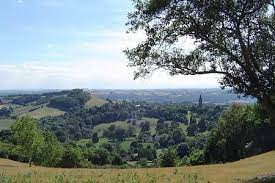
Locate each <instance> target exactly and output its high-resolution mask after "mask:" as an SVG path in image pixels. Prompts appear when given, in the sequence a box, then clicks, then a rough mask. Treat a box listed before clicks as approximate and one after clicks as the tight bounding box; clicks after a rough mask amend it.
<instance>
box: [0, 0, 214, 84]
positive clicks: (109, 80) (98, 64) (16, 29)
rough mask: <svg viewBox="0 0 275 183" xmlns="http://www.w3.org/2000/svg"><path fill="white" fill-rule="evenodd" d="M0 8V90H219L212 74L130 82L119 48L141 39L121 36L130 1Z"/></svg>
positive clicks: (61, 1)
mask: <svg viewBox="0 0 275 183" xmlns="http://www.w3.org/2000/svg"><path fill="white" fill-rule="evenodd" d="M0 8H1V9H0V27H1V29H0V77H1V89H42V88H43V89H49V88H62V89H63V88H125V89H126V88H201V87H217V86H218V84H217V82H216V80H217V78H216V76H206V77H205V76H204V77H201V76H199V77H197V76H188V77H186V76H185V77H181V76H178V77H174V78H172V77H170V76H168V74H167V73H163V72H158V73H155V74H154V75H153V76H152V77H150V78H147V79H140V80H137V81H133V80H132V78H133V74H132V73H133V69H131V68H128V67H126V65H127V60H126V58H125V56H124V55H123V53H122V50H123V49H125V48H126V47H133V46H134V45H136V44H137V43H138V42H139V41H141V40H142V39H144V35H143V34H142V32H139V33H137V34H135V35H131V34H130V35H127V34H126V33H125V32H126V30H127V27H126V26H125V23H126V22H127V13H128V12H130V11H131V10H133V6H132V2H131V1H130V0H3V1H1V7H0ZM186 46H190V45H188V44H187V45H186Z"/></svg>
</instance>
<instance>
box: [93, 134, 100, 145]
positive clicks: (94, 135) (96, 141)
mask: <svg viewBox="0 0 275 183" xmlns="http://www.w3.org/2000/svg"><path fill="white" fill-rule="evenodd" d="M92 141H93V143H98V141H99V138H98V134H97V132H95V133H93V136H92Z"/></svg>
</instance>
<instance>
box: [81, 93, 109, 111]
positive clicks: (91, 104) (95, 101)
mask: <svg viewBox="0 0 275 183" xmlns="http://www.w3.org/2000/svg"><path fill="white" fill-rule="evenodd" d="M106 103H108V102H107V101H106V100H103V99H100V98H97V97H94V96H92V95H91V98H90V100H89V101H88V102H86V104H85V108H86V109H89V108H91V107H94V106H101V105H103V104H106Z"/></svg>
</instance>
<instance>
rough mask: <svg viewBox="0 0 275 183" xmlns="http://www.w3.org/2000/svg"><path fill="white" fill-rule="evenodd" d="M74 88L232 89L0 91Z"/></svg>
mask: <svg viewBox="0 0 275 183" xmlns="http://www.w3.org/2000/svg"><path fill="white" fill-rule="evenodd" d="M74 89H84V90H185V89H186V90H205V89H217V90H230V89H229V88H226V89H222V88H219V87H209V88H33V89H32V88H29V89H28V88H26V89H20V88H14V89H0V91H47V90H74Z"/></svg>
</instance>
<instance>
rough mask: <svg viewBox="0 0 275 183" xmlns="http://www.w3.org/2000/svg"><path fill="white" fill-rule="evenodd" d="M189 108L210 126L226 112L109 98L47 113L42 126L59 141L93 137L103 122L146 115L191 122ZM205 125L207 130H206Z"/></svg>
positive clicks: (209, 108) (208, 108)
mask: <svg viewBox="0 0 275 183" xmlns="http://www.w3.org/2000/svg"><path fill="white" fill-rule="evenodd" d="M188 111H189V112H190V113H192V114H196V113H197V114H196V115H194V116H193V118H194V119H195V121H196V125H197V120H199V119H203V121H204V125H205V128H206V129H208V128H209V129H211V128H213V127H214V126H215V122H216V121H217V118H218V116H219V115H220V114H221V113H222V111H223V107H217V106H211V105H210V106H207V107H205V108H202V109H197V107H194V106H191V105H190V106H186V105H178V104H167V105H164V104H163V105H161V104H148V103H144V102H142V103H139V102H126V101H123V102H109V103H106V104H104V105H102V106H100V107H93V108H91V109H84V108H81V109H75V110H73V111H70V112H68V113H66V114H65V115H64V116H58V117H46V118H43V119H41V120H40V126H41V128H45V129H48V130H50V131H52V132H53V133H54V134H55V135H56V136H57V138H58V140H59V141H61V142H65V141H67V140H79V139H87V138H91V134H92V133H91V130H92V129H93V127H94V126H96V125H98V124H102V123H112V122H116V121H125V120H133V121H135V120H137V119H140V118H142V117H150V118H156V119H162V120H164V121H174V122H179V123H184V124H186V125H188V124H189V120H190V119H188V118H187V113H188ZM206 129H205V130H206ZM198 130H199V128H194V129H193V130H192V129H191V130H190V131H192V134H195V133H197V132H198Z"/></svg>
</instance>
